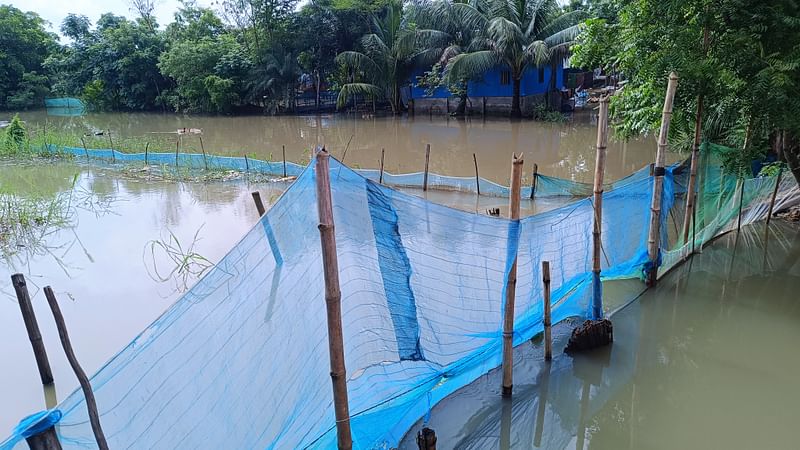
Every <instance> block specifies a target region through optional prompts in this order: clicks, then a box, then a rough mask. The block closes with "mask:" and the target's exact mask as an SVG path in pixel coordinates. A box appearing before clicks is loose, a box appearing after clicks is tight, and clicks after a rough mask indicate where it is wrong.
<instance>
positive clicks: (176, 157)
mask: <svg viewBox="0 0 800 450" xmlns="http://www.w3.org/2000/svg"><path fill="white" fill-rule="evenodd" d="M180 145H181V137H180V136H178V139H175V167H178V149H179V148H180Z"/></svg>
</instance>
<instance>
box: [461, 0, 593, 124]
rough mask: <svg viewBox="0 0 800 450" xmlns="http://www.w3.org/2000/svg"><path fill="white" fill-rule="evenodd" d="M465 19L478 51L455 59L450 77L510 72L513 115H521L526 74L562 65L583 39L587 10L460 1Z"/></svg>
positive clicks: (530, 2) (523, 0) (501, 0)
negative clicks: (531, 69)
mask: <svg viewBox="0 0 800 450" xmlns="http://www.w3.org/2000/svg"><path fill="white" fill-rule="evenodd" d="M453 8H454V10H455V11H456V12H457V13H458V14H459V15H460V16H461V17H462V19H461V20H462V21H463V22H464V23H466V24H469V26H470V27H473V28H475V29H477V30H479V32H480V34H481V37H480V39H481V40H482V43H481V45H480V49H479V50H475V51H470V52H468V53H462V54H460V55H457V56H456V57H454V58H453V59H451V60H450V63H449V64H448V67H447V72H448V77H450V78H451V79H455V80H459V79H464V78H470V77H474V76H479V75H480V74H483V73H485V72H486V71H487V70H489V69H492V68H494V67H496V66H498V65H502V66H505V67H507V68H508V69H509V70H510V72H511V80H512V84H513V97H512V101H511V116H512V117H520V116H521V115H522V110H521V108H520V82H521V80H522V76H523V75H524V73H525V70H526V69H527V68H528V67H530V66H533V67H542V66H545V65H553V64H557V63H558V62H560V61H561V60H563V59H564V58H566V56H567V55H568V54H569V48H570V46H571V45H572V44H573V41H574V39H575V37H576V36H577V35H578V32H579V26H578V24H579V23H580V21H581V20H582V19H583V18H584V17H585V14H584V13H583V12H582V11H579V10H578V11H570V12H566V13H565V12H562V11H561V9H560V8H559V6H558V2H557V1H556V0H538V1H537V0H520V1H517V2H508V1H505V0H486V1H481V2H474V3H469V4H468V3H455V4H454V5H453Z"/></svg>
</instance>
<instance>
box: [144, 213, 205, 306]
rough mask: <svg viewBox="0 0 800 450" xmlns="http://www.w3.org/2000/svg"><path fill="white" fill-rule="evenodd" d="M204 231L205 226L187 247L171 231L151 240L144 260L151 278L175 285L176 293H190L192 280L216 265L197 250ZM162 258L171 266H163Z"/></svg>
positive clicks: (201, 227) (145, 249)
mask: <svg viewBox="0 0 800 450" xmlns="http://www.w3.org/2000/svg"><path fill="white" fill-rule="evenodd" d="M202 229H203V226H200V228H198V229H197V231H196V232H195V233H194V237H193V238H192V241H191V242H190V243H189V244H188V245H187V246H184V245H182V244H181V242H180V240H179V239H178V237H177V236H175V233H173V232H172V231H171V230H169V229H168V230H167V233H168V236H165V237H162V238H161V239H154V240H152V241H149V242H148V243H147V244H146V245H145V248H144V254H143V259H144V262H145V269H146V270H147V274H148V275H149V276H150V278H152V279H153V280H155V281H157V282H160V283H168V282H173V283H174V289H175V292H186V291H187V290H189V285H190V284H191V282H192V281H194V280H197V279H199V278H200V277H201V276H203V274H204V273H205V272H206V271H207V270H208V269H210V268H211V267H213V266H214V263H212V262H211V261H209V260H208V259H207V258H206V257H204V256H202V255H200V254H199V253H197V252H196V251H195V246H196V245H197V243H198V242H199V241H200V231H201V230H202ZM160 258H161V259H165V260H166V261H167V263H168V267H164V266H163V265H162V266H159V263H158V261H159V259H160Z"/></svg>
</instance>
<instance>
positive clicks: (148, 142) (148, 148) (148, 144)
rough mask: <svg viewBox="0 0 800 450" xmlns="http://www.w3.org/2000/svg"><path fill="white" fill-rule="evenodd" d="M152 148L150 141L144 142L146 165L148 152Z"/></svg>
mask: <svg viewBox="0 0 800 450" xmlns="http://www.w3.org/2000/svg"><path fill="white" fill-rule="evenodd" d="M148 150H150V141H147V142H146V143H145V144H144V165H145V166H146V165H147V152H148Z"/></svg>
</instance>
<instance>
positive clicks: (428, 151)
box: [422, 144, 431, 191]
mask: <svg viewBox="0 0 800 450" xmlns="http://www.w3.org/2000/svg"><path fill="white" fill-rule="evenodd" d="M430 160H431V144H428V145H427V146H426V147H425V175H424V177H423V179H422V190H423V191H427V190H428V163H429V162H430Z"/></svg>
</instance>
